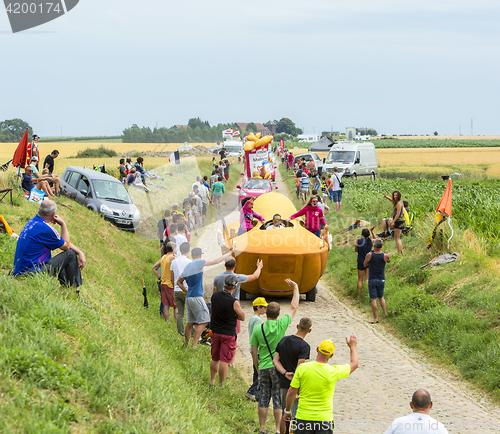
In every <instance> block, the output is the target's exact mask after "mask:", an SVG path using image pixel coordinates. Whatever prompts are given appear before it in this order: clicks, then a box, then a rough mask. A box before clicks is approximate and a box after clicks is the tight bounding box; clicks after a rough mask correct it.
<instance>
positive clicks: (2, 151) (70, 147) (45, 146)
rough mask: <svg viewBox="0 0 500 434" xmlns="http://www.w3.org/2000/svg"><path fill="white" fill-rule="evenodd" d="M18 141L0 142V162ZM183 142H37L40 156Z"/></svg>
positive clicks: (160, 147) (165, 147) (159, 148)
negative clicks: (100, 148)
mask: <svg viewBox="0 0 500 434" xmlns="http://www.w3.org/2000/svg"><path fill="white" fill-rule="evenodd" d="M18 144H19V143H0V162H1V163H0V164H3V163H5V162H7V161H9V160H10V159H11V158H12V157H13V155H14V152H15V150H16V147H17V145H18ZM183 144H184V143H122V142H118V141H116V140H112V141H109V142H108V141H99V140H89V141H68V142H39V150H40V158H45V156H46V155H48V154H50V153H51V152H52V151H53V150H54V149H57V150H58V151H59V152H60V153H61V154H60V156H59V158H62V157H74V156H75V155H76V154H77V153H78V151H83V150H84V149H87V148H99V147H100V146H101V145H102V146H104V147H105V148H109V149H113V150H114V151H116V152H117V153H118V154H121V153H123V152H129V151H138V152H146V151H152V152H166V151H176V150H177V148H178V147H179V146H182V145H183ZM190 145H191V146H205V147H210V146H215V145H216V143H190Z"/></svg>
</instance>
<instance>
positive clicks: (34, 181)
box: [21, 166, 55, 197]
mask: <svg viewBox="0 0 500 434" xmlns="http://www.w3.org/2000/svg"><path fill="white" fill-rule="evenodd" d="M32 175H33V168H32V167H31V166H26V169H24V174H23V179H22V180H21V187H22V188H23V190H25V191H27V192H31V190H32V189H33V187H35V186H36V187H37V190H41V191H43V192H45V194H46V195H47V196H48V197H55V194H54V192H53V190H52V189H51V188H50V186H49V183H48V182H47V181H44V180H42V179H38V178H33V177H32Z"/></svg>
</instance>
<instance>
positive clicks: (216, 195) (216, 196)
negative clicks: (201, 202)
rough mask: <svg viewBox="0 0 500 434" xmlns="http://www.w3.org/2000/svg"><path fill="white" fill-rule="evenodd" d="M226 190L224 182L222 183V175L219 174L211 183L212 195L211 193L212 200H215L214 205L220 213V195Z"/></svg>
mask: <svg viewBox="0 0 500 434" xmlns="http://www.w3.org/2000/svg"><path fill="white" fill-rule="evenodd" d="M225 192H226V188H225V187H224V184H223V183H222V177H221V176H219V177H218V178H217V181H216V182H215V183H214V184H213V185H212V195H213V201H214V202H215V205H216V207H217V211H218V212H219V213H220V212H222V196H223V195H224V193H225Z"/></svg>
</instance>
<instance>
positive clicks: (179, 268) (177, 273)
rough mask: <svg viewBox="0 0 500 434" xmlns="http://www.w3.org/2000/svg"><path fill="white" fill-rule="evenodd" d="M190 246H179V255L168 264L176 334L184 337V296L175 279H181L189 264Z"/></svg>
mask: <svg viewBox="0 0 500 434" xmlns="http://www.w3.org/2000/svg"><path fill="white" fill-rule="evenodd" d="M189 249H190V245H189V243H188V242H185V243H183V244H181V245H180V255H178V256H177V257H176V258H175V259H174V260H173V261H172V263H171V264H170V271H171V273H172V276H171V279H172V282H173V283H174V300H175V304H176V305H177V332H178V333H179V334H180V335H181V336H184V311H185V307H186V294H184V293H183V292H182V289H181V288H180V287H179V285H177V279H178V278H179V277H181V273H182V272H183V271H184V268H186V265H187V264H189V263H190V262H191V259H189V258H188V257H187V255H188V253H189Z"/></svg>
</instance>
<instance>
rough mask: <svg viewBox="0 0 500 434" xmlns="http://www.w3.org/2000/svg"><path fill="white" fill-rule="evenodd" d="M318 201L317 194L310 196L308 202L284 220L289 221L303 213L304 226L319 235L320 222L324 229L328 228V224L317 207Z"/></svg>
mask: <svg viewBox="0 0 500 434" xmlns="http://www.w3.org/2000/svg"><path fill="white" fill-rule="evenodd" d="M318 203H319V199H318V196H311V197H310V199H309V202H307V205H306V206H305V207H304V208H302V209H301V210H300V211H298V212H296V213H295V214H292V215H291V216H290V217H288V218H287V219H286V221H287V222H289V221H290V220H293V219H295V218H297V217H300V216H303V215H305V218H306V224H305V228H306V229H307V230H308V231H310V232H312V233H313V234H314V235H316V236H317V237H319V236H320V233H321V229H320V226H319V225H320V223H321V224H323V225H324V226H325V229H326V230H328V225H327V224H326V221H325V218H324V216H323V211H321V209H320V208H319V207H318Z"/></svg>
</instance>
